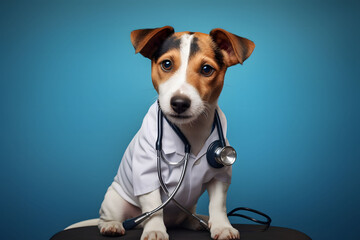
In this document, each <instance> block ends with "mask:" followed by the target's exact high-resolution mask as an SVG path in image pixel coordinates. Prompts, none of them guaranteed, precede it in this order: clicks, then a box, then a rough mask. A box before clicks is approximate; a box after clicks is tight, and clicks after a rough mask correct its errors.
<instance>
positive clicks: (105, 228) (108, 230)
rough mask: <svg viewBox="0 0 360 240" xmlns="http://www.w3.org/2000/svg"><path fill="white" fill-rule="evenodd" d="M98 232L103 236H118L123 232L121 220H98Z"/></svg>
mask: <svg viewBox="0 0 360 240" xmlns="http://www.w3.org/2000/svg"><path fill="white" fill-rule="evenodd" d="M98 227H99V229H100V233H101V234H102V235H105V236H119V235H124V234H125V229H124V227H123V225H122V223H121V222H118V221H109V222H106V221H102V220H100V221H99V225H98Z"/></svg>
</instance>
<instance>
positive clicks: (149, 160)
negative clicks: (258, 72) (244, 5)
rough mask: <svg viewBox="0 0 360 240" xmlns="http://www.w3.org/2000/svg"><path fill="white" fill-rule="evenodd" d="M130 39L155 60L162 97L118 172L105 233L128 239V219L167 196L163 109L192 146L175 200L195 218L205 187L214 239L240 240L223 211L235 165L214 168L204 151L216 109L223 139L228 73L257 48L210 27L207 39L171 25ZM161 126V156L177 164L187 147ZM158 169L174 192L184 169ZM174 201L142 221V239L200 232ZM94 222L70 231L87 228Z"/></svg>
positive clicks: (105, 212) (103, 215) (104, 211)
mask: <svg viewBox="0 0 360 240" xmlns="http://www.w3.org/2000/svg"><path fill="white" fill-rule="evenodd" d="M131 42H132V44H133V46H134V48H135V51H136V53H140V54H142V55H143V56H144V57H146V58H149V59H150V60H151V68H152V72H151V77H152V82H153V85H154V88H155V90H156V91H157V92H158V94H159V97H158V103H157V102H156V103H154V104H153V105H152V106H151V107H150V109H149V111H148V113H147V114H146V116H145V118H144V120H143V123H142V126H141V128H140V130H139V131H138V133H137V134H136V135H135V137H134V138H133V140H132V141H131V143H130V144H129V146H128V148H127V149H126V152H125V154H124V156H123V159H122V161H121V163H120V167H119V170H118V174H117V175H116V176H115V178H114V182H113V183H112V184H111V186H110V187H109V188H108V190H107V192H106V195H105V198H104V201H103V202H102V205H101V209H100V219H98V220H95V221H96V224H97V225H98V227H99V229H100V233H101V234H103V235H123V234H125V229H124V227H123V224H122V222H123V221H124V220H126V219H129V218H133V217H136V216H138V215H140V214H142V213H145V212H149V211H151V210H153V209H155V208H156V207H158V206H159V205H161V204H162V201H164V199H165V200H166V198H167V195H166V194H165V193H164V192H163V191H161V190H160V184H159V180H158V175H157V171H156V150H155V142H156V136H157V117H158V116H157V111H158V108H159V107H160V108H161V110H162V111H163V114H164V115H165V117H166V118H167V119H168V121H170V122H171V123H172V124H174V125H176V126H177V127H178V128H179V129H180V130H181V132H182V133H183V134H184V135H185V137H186V138H187V140H188V141H189V143H190V145H191V155H190V159H189V164H188V166H187V174H186V175H185V178H184V180H183V183H182V186H181V187H180V189H179V191H178V192H177V194H176V196H175V199H176V201H177V202H179V203H181V205H183V206H184V207H185V208H187V209H189V210H190V211H191V212H192V213H193V214H195V210H196V203H197V200H198V199H199V197H200V196H201V195H202V193H203V192H204V191H205V190H207V192H208V194H209V217H207V219H206V220H208V226H209V228H210V233H211V237H212V238H213V239H239V238H240V234H239V231H238V230H237V229H235V228H233V227H232V226H231V224H230V222H229V220H228V217H227V214H226V194H227V190H228V187H229V184H230V181H231V166H225V167H223V168H212V167H211V166H209V164H208V163H207V161H206V150H207V148H208V145H209V144H210V143H212V142H213V141H214V140H216V139H218V135H217V134H216V133H214V132H215V130H214V127H213V124H214V117H213V116H214V114H215V110H217V111H218V113H219V115H220V119H221V122H222V128H223V133H224V135H225V134H226V119H225V115H224V114H223V113H222V112H221V110H220V109H219V107H218V104H217V101H218V98H219V95H220V93H221V90H222V88H223V85H224V76H225V72H226V69H227V68H228V67H230V66H233V65H235V64H238V63H240V64H242V63H243V62H244V61H245V60H246V59H247V58H248V57H249V56H250V55H251V53H252V52H253V50H254V48H255V44H254V43H253V42H252V41H250V40H248V39H246V38H242V37H239V36H236V35H234V34H232V33H229V32H227V31H225V30H223V29H220V28H216V29H213V30H212V31H211V32H210V34H204V33H199V32H177V33H174V29H173V28H172V27H170V26H165V27H162V28H154V29H140V30H135V31H133V32H131ZM163 128H164V136H163V150H162V151H163V155H164V157H165V158H166V159H167V161H169V162H176V161H178V160H179V159H181V158H182V157H183V156H184V144H183V142H181V140H179V137H178V136H177V135H176V133H174V130H172V128H171V127H170V125H169V123H168V122H167V121H164V126H163ZM161 169H162V172H163V177H164V182H165V183H166V185H167V186H168V188H169V191H170V192H171V191H172V190H173V189H174V188H175V186H176V184H177V181H178V179H179V176H180V172H181V171H180V167H174V166H171V165H169V166H162V167H161ZM171 203H172V202H170V204H168V205H167V206H166V207H165V208H164V209H163V210H160V211H158V212H157V213H155V214H154V215H152V216H151V217H150V218H149V219H147V220H146V221H144V222H143V223H142V227H143V233H142V236H141V240H150V239H156V240H166V239H168V238H169V236H168V234H167V232H166V227H165V226H173V225H180V226H183V227H186V228H190V229H199V228H200V227H201V226H200V224H199V223H198V222H197V221H195V220H194V219H193V218H190V217H188V216H187V215H186V214H184V213H183V212H182V211H181V210H179V208H178V207H177V206H176V205H175V204H173V203H172V204H171ZM89 221H91V220H89ZM89 221H87V223H84V222H83V223H82V224H81V223H80V224H75V225H72V226H70V227H78V226H83V225H88V224H89ZM93 223H94V222H93ZM70 227H69V228H70Z"/></svg>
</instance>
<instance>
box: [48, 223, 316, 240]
mask: <svg viewBox="0 0 360 240" xmlns="http://www.w3.org/2000/svg"><path fill="white" fill-rule="evenodd" d="M233 226H234V227H235V228H237V229H238V230H239V231H240V238H241V240H309V239H310V240H311V238H309V237H308V236H307V235H306V234H304V233H302V232H299V231H297V230H293V229H289V228H283V227H270V228H269V229H268V230H266V231H263V230H264V227H263V226H259V225H250V224H233ZM167 231H168V234H169V238H170V240H191V239H195V240H205V239H206V240H209V239H211V237H210V233H209V232H207V231H192V230H187V229H180V228H170V229H168V230H167ZM141 233H142V229H134V230H128V231H127V232H126V234H125V235H124V236H121V237H105V236H102V235H100V233H99V229H98V228H97V226H90V227H80V228H73V229H68V230H64V231H61V232H59V233H57V234H55V235H54V236H53V237H52V238H51V240H105V239H106V240H109V239H114V240H115V239H116V240H120V239H121V240H135V239H136V240H139V239H140V236H141Z"/></svg>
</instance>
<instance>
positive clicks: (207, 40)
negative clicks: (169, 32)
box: [187, 33, 226, 103]
mask: <svg viewBox="0 0 360 240" xmlns="http://www.w3.org/2000/svg"><path fill="white" fill-rule="evenodd" d="M194 38H197V41H196V43H197V45H198V50H197V51H196V52H195V53H194V54H192V55H191V56H190V59H189V64H188V69H187V82H188V83H190V84H191V85H192V86H194V87H195V88H196V89H197V90H198V92H199V94H200V97H201V99H202V100H203V101H205V102H208V103H213V102H214V101H216V99H218V97H219V95H220V93H221V90H222V87H223V85H224V76H225V72H226V66H225V64H224V63H223V62H222V61H223V59H222V55H221V52H220V51H219V50H218V48H217V45H216V44H215V43H214V42H213V41H212V39H211V37H210V36H209V35H207V34H204V33H195V34H194ZM219 54H220V55H219ZM204 65H210V66H211V67H212V68H214V72H213V73H212V74H211V75H210V76H204V75H203V74H202V73H201V69H202V67H203V66H204Z"/></svg>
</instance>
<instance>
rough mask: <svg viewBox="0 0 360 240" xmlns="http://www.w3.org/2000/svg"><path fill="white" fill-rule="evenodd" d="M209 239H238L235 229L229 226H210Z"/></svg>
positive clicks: (237, 232)
mask: <svg viewBox="0 0 360 240" xmlns="http://www.w3.org/2000/svg"><path fill="white" fill-rule="evenodd" d="M210 233H211V238H212V239H217V240H228V239H240V233H239V231H238V230H237V229H235V228H233V227H232V226H231V225H230V226H211V229H210Z"/></svg>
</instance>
